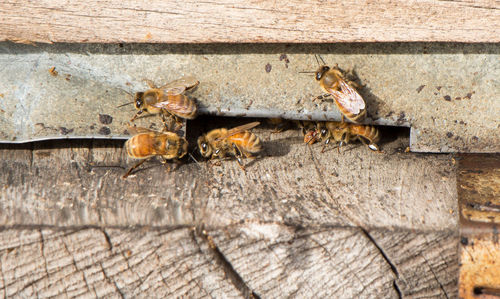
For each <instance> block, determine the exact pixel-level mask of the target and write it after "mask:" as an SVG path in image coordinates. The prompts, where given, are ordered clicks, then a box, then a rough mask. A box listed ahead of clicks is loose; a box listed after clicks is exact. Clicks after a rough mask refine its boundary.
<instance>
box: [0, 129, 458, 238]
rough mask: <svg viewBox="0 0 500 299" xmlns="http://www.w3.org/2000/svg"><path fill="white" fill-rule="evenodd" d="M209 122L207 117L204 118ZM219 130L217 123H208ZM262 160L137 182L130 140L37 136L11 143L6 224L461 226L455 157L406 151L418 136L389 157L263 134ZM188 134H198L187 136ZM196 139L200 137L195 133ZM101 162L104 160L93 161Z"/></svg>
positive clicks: (147, 170) (2, 177) (2, 218)
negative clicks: (25, 143)
mask: <svg viewBox="0 0 500 299" xmlns="http://www.w3.org/2000/svg"><path fill="white" fill-rule="evenodd" d="M203 125H204V126H208V125H207V124H203ZM207 129H208V128H207ZM255 132H256V133H257V134H258V136H260V137H261V139H262V142H263V147H264V152H263V153H262V156H261V157H260V158H258V159H256V160H253V161H246V163H248V167H247V171H246V172H243V171H242V170H241V169H240V168H239V166H238V164H237V162H236V161H234V160H233V161H224V162H223V163H221V165H220V166H211V164H212V163H207V162H203V163H200V164H195V163H188V164H184V165H181V166H180V167H179V168H178V169H177V170H176V171H173V172H166V171H165V169H164V168H163V167H162V166H161V164H160V163H159V162H155V161H152V162H147V163H146V164H145V167H141V168H140V169H141V170H140V171H139V172H137V173H136V174H135V175H133V176H131V177H130V178H129V179H127V180H122V179H121V176H122V175H123V173H124V172H125V169H124V168H125V167H127V166H131V165H133V163H134V162H135V161H134V160H131V159H128V158H126V153H125V152H124V150H123V148H122V143H114V144H113V145H110V143H109V142H108V143H106V142H105V141H80V143H72V144H71V146H67V147H65V146H61V145H62V144H64V143H62V142H61V141H59V142H55V141H54V142H48V143H35V144H34V148H33V149H26V148H19V149H18V150H12V149H10V150H9V149H4V150H0V166H1V168H2V169H3V171H2V172H1V173H0V181H1V182H5V184H4V185H3V187H2V189H1V190H0V198H2V201H1V205H2V208H1V211H2V212H1V214H0V222H1V223H3V224H4V225H34V224H36V225H57V226H74V225H98V226H126V225H153V226H162V225H198V224H200V223H205V224H207V225H212V226H218V225H222V226H225V225H229V224H232V223H238V222H240V221H241V220H257V221H266V222H270V221H271V222H272V221H276V222H280V223H292V224H294V225H303V226H307V225H312V224H314V225H319V224H322V225H353V226H362V227H396V228H398V227H399V228H412V229H422V230H428V229H437V230H442V229H455V228H456V227H457V220H458V219H457V215H458V214H457V194H456V186H455V184H456V183H455V182H456V181H455V180H456V179H455V177H456V174H455V167H454V165H453V163H452V160H451V156H446V155H420V154H411V153H404V148H405V147H406V145H407V144H408V139H407V138H397V139H393V140H385V141H384V140H383V141H382V143H381V146H382V149H383V150H384V153H373V152H371V151H370V150H368V149H367V148H366V147H364V146H362V145H361V144H352V145H349V146H347V147H345V148H344V149H343V150H342V152H340V153H338V152H337V150H336V149H335V148H334V147H333V146H331V147H329V148H327V151H326V152H325V153H321V148H322V146H321V145H320V144H318V145H316V146H313V147H311V148H309V147H307V146H305V145H304V144H303V142H302V137H301V133H300V132H299V131H297V130H290V131H287V132H284V133H282V134H271V133H270V130H268V129H258V130H255ZM188 135H189V134H188ZM194 136H196V135H194ZM92 165H93V166H92Z"/></svg>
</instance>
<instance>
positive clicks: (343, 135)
mask: <svg viewBox="0 0 500 299" xmlns="http://www.w3.org/2000/svg"><path fill="white" fill-rule="evenodd" d="M306 137H307V140H306ZM306 137H304V142H306V143H315V142H316V141H324V142H325V145H324V146H323V149H322V151H321V152H324V150H325V147H326V145H327V144H329V143H330V140H331V139H333V140H334V141H336V142H339V147H338V149H339V151H340V148H341V147H342V146H343V145H344V144H347V143H349V142H351V141H353V140H356V139H358V140H360V141H361V142H362V143H364V144H365V145H366V146H368V148H369V149H371V150H372V151H380V149H379V147H378V145H377V144H376V143H377V142H378V141H379V140H380V133H379V131H378V129H377V128H375V127H373V126H368V125H358V124H350V123H345V122H337V121H328V122H318V124H317V127H316V130H311V131H308V132H307V134H306Z"/></svg>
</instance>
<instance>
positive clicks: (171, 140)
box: [123, 126, 188, 179]
mask: <svg viewBox="0 0 500 299" xmlns="http://www.w3.org/2000/svg"><path fill="white" fill-rule="evenodd" d="M128 131H129V132H130V133H133V134H135V135H134V136H132V137H131V138H130V139H129V140H127V141H126V142H125V149H126V150H127V154H128V155H129V156H130V157H131V158H135V159H141V161H139V162H138V163H137V164H135V165H134V166H132V167H130V169H129V170H128V171H127V173H125V175H124V176H123V178H124V179H125V178H127V177H128V176H129V175H130V173H131V172H132V171H133V170H134V169H136V168H137V167H138V166H139V165H141V164H142V163H144V162H146V161H147V160H149V159H150V158H152V157H154V156H160V157H161V159H162V163H164V164H165V163H167V160H174V161H175V162H178V159H180V158H182V157H184V156H185V155H186V153H187V150H188V142H187V141H186V139H185V138H183V137H180V136H179V135H177V134H176V133H173V132H157V131H153V130H149V129H146V128H141V127H131V126H129V128H128Z"/></svg>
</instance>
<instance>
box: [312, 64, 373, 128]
mask: <svg viewBox="0 0 500 299" xmlns="http://www.w3.org/2000/svg"><path fill="white" fill-rule="evenodd" d="M315 57H316V61H317V62H318V64H320V63H319V60H318V57H317V56H315ZM321 60H322V62H323V65H321V66H320V67H319V68H318V70H317V71H316V72H315V79H316V81H319V85H320V87H321V89H323V91H325V92H326V93H327V94H326V95H324V96H331V97H333V100H334V102H335V104H336V105H337V107H338V108H339V110H340V112H341V113H342V121H344V115H345V117H347V118H348V119H350V120H351V121H353V122H359V121H361V120H363V118H364V117H365V116H366V104H365V100H363V98H362V97H361V95H360V94H359V93H358V92H357V91H356V89H355V88H354V86H357V84H356V83H355V82H352V81H349V80H347V79H346V78H345V77H344V75H343V74H342V71H341V70H340V69H339V67H338V66H337V65H336V66H334V67H332V68H330V67H329V66H326V65H325V62H324V61H323V59H321Z"/></svg>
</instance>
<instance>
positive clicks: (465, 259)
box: [457, 155, 500, 299]
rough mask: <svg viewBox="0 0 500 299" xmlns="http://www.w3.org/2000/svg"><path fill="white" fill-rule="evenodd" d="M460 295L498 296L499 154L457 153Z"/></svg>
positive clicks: (499, 258) (470, 296)
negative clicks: (458, 160) (458, 162)
mask: <svg viewBox="0 0 500 299" xmlns="http://www.w3.org/2000/svg"><path fill="white" fill-rule="evenodd" d="M460 158H461V160H460V164H459V168H458V171H459V175H458V180H457V190H458V191H459V206H460V278H459V294H460V298H464V299H468V298H478V297H479V296H481V297H480V298H490V297H489V296H491V298H494V297H498V296H500V265H499V261H500V243H499V241H498V240H499V228H500V155H489V156H484V155H461V156H460Z"/></svg>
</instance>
